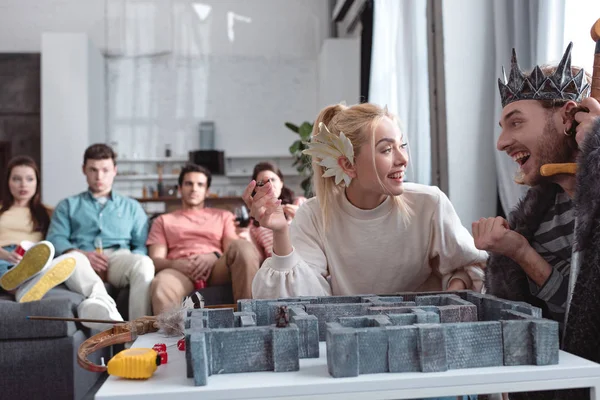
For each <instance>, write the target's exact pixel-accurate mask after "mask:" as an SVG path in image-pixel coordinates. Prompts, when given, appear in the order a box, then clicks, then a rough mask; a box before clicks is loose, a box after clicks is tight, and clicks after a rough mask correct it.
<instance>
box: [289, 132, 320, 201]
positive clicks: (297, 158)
mask: <svg viewBox="0 0 600 400" xmlns="http://www.w3.org/2000/svg"><path fill="white" fill-rule="evenodd" d="M285 126H286V127H287V128H288V129H290V130H292V131H294V132H296V133H297V134H298V135H299V136H300V138H299V139H298V140H296V141H295V142H294V143H292V145H291V146H290V153H291V154H292V156H294V164H292V165H293V166H295V167H296V171H298V173H299V174H300V176H301V177H302V178H303V179H302V182H301V183H300V187H302V190H304V196H305V197H306V198H310V197H312V196H313V192H312V175H313V169H312V165H311V163H310V160H311V158H310V156H307V155H305V154H302V151H303V150H305V149H307V148H308V146H307V145H306V144H305V143H306V142H308V141H309V140H310V135H311V134H312V130H313V124H311V123H310V122H303V123H302V125H300V126H297V125H294V124H292V123H291V122H286V123H285Z"/></svg>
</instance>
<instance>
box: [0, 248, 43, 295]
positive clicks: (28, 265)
mask: <svg viewBox="0 0 600 400" xmlns="http://www.w3.org/2000/svg"><path fill="white" fill-rule="evenodd" d="M53 258H54V246H53V245H52V243H50V242H48V241H45V240H43V241H41V242H39V243H37V244H36V245H34V246H33V247H31V248H30V249H28V250H27V252H26V253H25V254H24V255H23V258H22V259H21V261H20V262H19V263H18V264H17V265H15V266H14V267H12V268H11V269H10V270H8V272H7V273H5V274H4V275H2V277H1V278H0V286H1V287H2V289H4V290H6V291H11V290H15V289H17V288H18V287H19V286H21V285H23V284H24V283H25V282H27V281H28V280H30V279H31V278H33V277H35V276H36V275H38V274H39V273H40V272H42V270H44V268H47V267H48V265H50V263H51V262H52V259H53Z"/></svg>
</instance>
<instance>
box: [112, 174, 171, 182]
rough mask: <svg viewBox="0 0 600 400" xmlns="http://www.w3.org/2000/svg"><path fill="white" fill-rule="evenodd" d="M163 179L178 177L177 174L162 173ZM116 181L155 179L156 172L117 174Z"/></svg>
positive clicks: (169, 179) (156, 177) (156, 178)
mask: <svg viewBox="0 0 600 400" xmlns="http://www.w3.org/2000/svg"><path fill="white" fill-rule="evenodd" d="M162 178H163V181H172V180H177V179H179V175H175V174H163V176H162ZM115 180H116V181H157V180H158V174H137V175H136V174H132V175H117V176H116V177H115Z"/></svg>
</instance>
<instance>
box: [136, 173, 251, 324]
mask: <svg viewBox="0 0 600 400" xmlns="http://www.w3.org/2000/svg"><path fill="white" fill-rule="evenodd" d="M211 178H212V176H211V173H210V171H209V170H208V169H206V168H204V167H202V166H199V165H194V164H189V165H186V166H185V167H184V168H183V169H182V170H181V173H180V174H179V191H180V193H181V205H182V207H181V209H180V210H177V211H174V212H172V213H168V214H163V215H161V216H159V217H158V218H156V220H155V221H154V223H153V224H152V228H151V229H150V233H149V235H148V240H147V242H146V245H147V246H148V254H149V255H150V258H152V260H153V261H154V266H155V268H156V271H157V274H156V276H155V277H154V280H153V281H152V285H151V289H150V291H151V296H152V310H153V312H154V314H155V315H156V314H159V313H161V312H163V311H167V310H169V309H171V308H173V307H176V306H178V305H179V304H181V300H182V299H183V297H184V296H187V295H189V294H190V293H191V292H193V290H194V288H202V287H203V286H204V283H206V284H207V285H208V286H212V285H222V284H225V283H231V284H232V289H233V297H234V300H235V301H236V302H237V300H238V299H250V298H252V279H253V278H254V275H255V274H256V272H257V271H258V268H259V267H260V259H259V255H258V252H257V250H256V248H255V247H254V246H253V245H252V243H250V242H249V241H247V240H244V239H240V238H239V236H238V235H237V233H236V226H235V217H234V215H233V213H231V212H229V211H227V210H221V209H217V208H205V207H204V200H205V198H206V195H207V193H208V189H209V188H210V183H211Z"/></svg>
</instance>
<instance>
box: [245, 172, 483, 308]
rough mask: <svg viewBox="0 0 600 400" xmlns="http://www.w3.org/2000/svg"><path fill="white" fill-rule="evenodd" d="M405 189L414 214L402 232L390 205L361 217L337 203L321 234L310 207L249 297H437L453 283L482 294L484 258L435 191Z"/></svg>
mask: <svg viewBox="0 0 600 400" xmlns="http://www.w3.org/2000/svg"><path fill="white" fill-rule="evenodd" d="M404 187H405V191H404V193H403V194H402V196H404V198H405V199H406V201H407V202H408V204H409V206H410V208H411V209H412V211H413V215H412V217H411V220H410V223H409V224H408V226H404V224H403V222H402V215H401V214H400V211H399V210H398V209H397V207H395V205H394V203H393V200H392V199H391V198H388V199H387V200H386V201H384V202H383V203H382V204H381V205H379V206H378V207H377V208H375V209H373V210H361V209H358V208H356V207H354V206H353V205H352V204H351V203H350V202H349V201H348V199H347V198H346V196H345V195H340V196H339V198H337V204H332V207H331V208H330V209H331V213H330V215H329V220H328V224H327V230H326V231H325V230H324V227H323V218H322V214H321V209H320V207H319V202H318V200H317V199H316V198H313V199H310V200H308V201H307V202H306V203H304V204H303V205H302V206H301V207H300V209H299V210H298V212H297V213H296V216H295V217H294V221H293V222H292V225H291V228H290V235H291V241H292V245H293V249H294V250H293V251H292V253H291V254H289V255H287V256H284V257H280V256H277V255H275V254H274V255H273V256H272V257H270V258H267V259H266V260H265V261H264V263H263V265H262V267H261V268H260V270H259V271H258V273H257V274H256V276H255V278H254V281H253V283H252V294H253V297H254V298H277V297H294V296H327V295H332V294H333V295H353V294H388V293H395V292H400V291H428V290H442V289H446V287H447V286H448V283H449V282H450V280H451V279H454V278H458V279H461V280H463V281H464V282H465V284H466V286H467V288H470V289H473V290H478V291H479V290H481V287H482V284H483V282H482V279H483V270H482V268H483V267H484V266H485V263H486V261H487V257H488V256H487V253H486V252H484V251H480V250H478V249H477V248H475V245H474V242H473V237H472V236H471V235H470V234H469V231H467V229H465V228H464V227H463V225H462V224H461V222H460V219H459V218H458V215H456V212H455V211H454V208H453V207H452V204H451V203H450V200H449V199H448V198H447V197H446V195H445V194H444V193H443V192H442V191H440V190H439V189H438V188H437V187H431V186H424V185H419V184H413V183H405V185H404Z"/></svg>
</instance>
